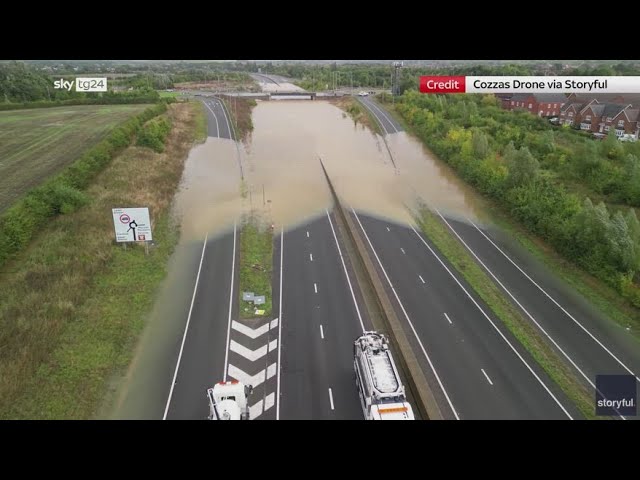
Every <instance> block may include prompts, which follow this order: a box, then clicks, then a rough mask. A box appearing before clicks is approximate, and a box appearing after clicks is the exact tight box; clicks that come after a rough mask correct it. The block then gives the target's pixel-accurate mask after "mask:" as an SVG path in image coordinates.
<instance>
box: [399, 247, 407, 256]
mask: <svg viewBox="0 0 640 480" xmlns="http://www.w3.org/2000/svg"><path fill="white" fill-rule="evenodd" d="M400 250H401V251H402V253H403V254H404V255H406V252H405V251H404V248H402V247H400Z"/></svg>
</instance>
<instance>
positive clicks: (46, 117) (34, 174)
mask: <svg viewBox="0 0 640 480" xmlns="http://www.w3.org/2000/svg"><path fill="white" fill-rule="evenodd" d="M147 107H148V105H143V104H140V105H78V106H68V107H55V108H46V109H44V108H43V109H31V110H12V111H4V112H0V212H2V211H4V210H6V209H7V208H8V207H9V206H10V205H11V204H12V203H13V202H14V201H15V200H16V199H18V198H19V197H20V196H21V195H22V194H23V193H25V192H26V191H27V190H29V189H30V188H31V187H34V186H36V185H38V184H40V183H41V182H42V181H43V180H44V179H46V178H47V177H49V176H51V175H52V174H54V173H57V172H58V171H60V170H62V168H63V167H65V166H67V165H69V164H71V163H73V161H74V160H76V159H77V158H78V157H79V156H80V155H81V154H82V152H83V151H85V150H87V149H88V148H90V147H92V146H93V145H95V144H97V143H98V142H99V141H100V140H101V139H102V138H104V137H105V136H106V135H107V134H108V133H109V131H111V130H112V129H113V128H114V127H115V126H117V125H118V124H119V123H122V122H123V121H125V120H126V119H127V118H129V117H131V116H133V115H135V114H137V113H140V112H142V111H143V110H144V109H146V108H147Z"/></svg>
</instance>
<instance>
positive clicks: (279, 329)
mask: <svg viewBox="0 0 640 480" xmlns="http://www.w3.org/2000/svg"><path fill="white" fill-rule="evenodd" d="M283 255H284V227H280V292H279V295H280V301H279V302H278V310H279V311H280V312H279V316H278V318H279V319H280V320H279V321H278V338H279V339H280V340H281V341H279V342H278V380H277V384H278V387H277V392H276V420H280V370H281V368H280V365H281V363H280V356H281V355H280V354H281V350H282V259H283Z"/></svg>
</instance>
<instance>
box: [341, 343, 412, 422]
mask: <svg viewBox="0 0 640 480" xmlns="http://www.w3.org/2000/svg"><path fill="white" fill-rule="evenodd" d="M353 365H354V368H355V371H356V385H357V386H358V392H359V395H360V403H361V405H362V411H363V413H364V418H365V419H366V420H415V416H414V414H413V409H412V408H411V405H410V404H409V402H407V398H406V395H405V390H404V385H402V382H401V380H400V375H399V374H398V369H397V368H396V364H395V362H394V361H393V356H392V355H391V350H390V349H389V341H388V340H387V338H386V337H385V336H384V335H383V334H381V333H378V332H364V333H363V335H362V336H361V337H358V339H357V340H356V341H355V343H354V360H353Z"/></svg>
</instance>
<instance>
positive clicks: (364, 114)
mask: <svg viewBox="0 0 640 480" xmlns="http://www.w3.org/2000/svg"><path fill="white" fill-rule="evenodd" d="M332 103H334V104H335V105H336V106H337V107H338V108H340V109H342V110H344V111H345V112H346V113H347V114H348V115H349V116H350V117H351V119H352V120H353V123H354V124H356V125H357V124H358V123H360V124H361V125H363V126H365V127H366V128H368V129H369V130H371V131H372V132H374V133H377V134H378V135H381V136H382V135H383V134H382V128H381V126H380V124H379V123H378V121H377V120H376V119H375V117H374V116H373V114H372V113H371V112H370V111H369V109H368V108H366V107H365V106H364V105H362V104H361V103H360V102H359V101H358V100H357V99H356V98H355V97H339V98H338V99H336V100H334V101H332Z"/></svg>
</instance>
